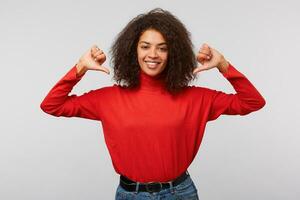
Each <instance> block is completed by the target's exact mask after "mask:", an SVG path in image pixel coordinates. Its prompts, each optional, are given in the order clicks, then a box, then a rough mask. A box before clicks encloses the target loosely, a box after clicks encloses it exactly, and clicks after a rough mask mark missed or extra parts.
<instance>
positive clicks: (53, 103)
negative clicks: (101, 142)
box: [40, 45, 109, 120]
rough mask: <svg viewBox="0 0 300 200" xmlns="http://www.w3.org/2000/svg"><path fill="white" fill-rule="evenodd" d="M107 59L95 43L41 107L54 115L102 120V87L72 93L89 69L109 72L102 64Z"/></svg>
mask: <svg viewBox="0 0 300 200" xmlns="http://www.w3.org/2000/svg"><path fill="white" fill-rule="evenodd" d="M105 60H106V56H105V54H104V53H103V51H102V50H100V49H99V48H98V47H97V46H96V45H94V46H93V47H92V48H91V49H90V50H88V51H87V52H86V53H85V54H84V55H83V56H82V57H81V58H80V59H79V62H78V63H77V64H76V66H74V67H73V68H72V69H71V70H70V71H69V72H68V73H67V74H66V75H65V76H64V77H63V78H62V79H61V80H60V81H58V83H56V84H55V86H54V87H53V88H52V89H51V90H50V92H49V93H48V95H47V96H46V97H45V99H44V100H43V102H42V103H41V105H40V107H41V109H42V110H43V111H44V112H46V113H48V114H51V115H54V116H65V117H74V116H76V117H82V118H88V119H94V120H100V114H99V109H98V108H99V104H100V103H101V101H99V100H101V99H100V98H101V96H102V95H101V94H100V93H101V89H98V90H96V91H93V90H92V91H90V92H88V93H85V94H83V95H81V96H77V95H74V94H73V95H70V96H69V93H70V92H71V91H72V89H73V87H74V86H75V85H76V83H78V82H79V81H80V80H81V78H82V77H83V75H84V74H85V73H86V71H88V70H97V71H103V72H106V73H107V74H109V70H108V69H107V68H106V67H103V66H101V64H102V63H103V62H104V61H105Z"/></svg>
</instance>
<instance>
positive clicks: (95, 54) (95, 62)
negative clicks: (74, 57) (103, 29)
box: [76, 45, 110, 76]
mask: <svg viewBox="0 0 300 200" xmlns="http://www.w3.org/2000/svg"><path fill="white" fill-rule="evenodd" d="M105 60H106V56H105V54H104V53H103V51H102V50H101V49H99V48H98V47H97V45H94V46H92V48H91V49H89V50H88V51H87V52H86V53H85V54H83V55H82V56H81V58H80V59H79V61H78V63H77V64H76V67H77V76H81V75H83V74H84V73H85V72H86V71H88V70H96V71H103V72H105V73H107V74H109V73H110V72H109V70H108V69H107V68H106V67H103V66H102V64H103V63H104V62H105Z"/></svg>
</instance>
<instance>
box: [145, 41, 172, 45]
mask: <svg viewBox="0 0 300 200" xmlns="http://www.w3.org/2000/svg"><path fill="white" fill-rule="evenodd" d="M140 43H145V44H150V43H149V42H146V41H140ZM157 45H158V46H161V45H167V43H166V42H162V43H159V44H157Z"/></svg>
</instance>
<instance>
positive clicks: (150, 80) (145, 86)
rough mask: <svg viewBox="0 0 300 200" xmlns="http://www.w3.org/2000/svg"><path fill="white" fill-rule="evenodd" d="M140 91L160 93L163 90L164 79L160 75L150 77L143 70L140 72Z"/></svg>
mask: <svg viewBox="0 0 300 200" xmlns="http://www.w3.org/2000/svg"><path fill="white" fill-rule="evenodd" d="M139 78H140V90H141V91H149V92H162V91H164V90H165V84H164V79H163V77H162V76H161V74H159V75H157V76H150V75H148V74H146V73H145V72H144V71H143V70H140V73H139Z"/></svg>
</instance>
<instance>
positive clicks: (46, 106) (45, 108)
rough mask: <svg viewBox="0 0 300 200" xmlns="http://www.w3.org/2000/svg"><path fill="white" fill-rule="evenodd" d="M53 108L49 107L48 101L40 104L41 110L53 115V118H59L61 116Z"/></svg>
mask: <svg viewBox="0 0 300 200" xmlns="http://www.w3.org/2000/svg"><path fill="white" fill-rule="evenodd" d="M51 107H52V106H51V105H49V104H48V103H47V101H45V100H44V101H43V102H42V103H41V104H40V108H41V110H42V111H44V112H45V113H47V114H49V115H53V116H56V117H58V116H59V115H58V114H57V112H56V109H53V108H51Z"/></svg>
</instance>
